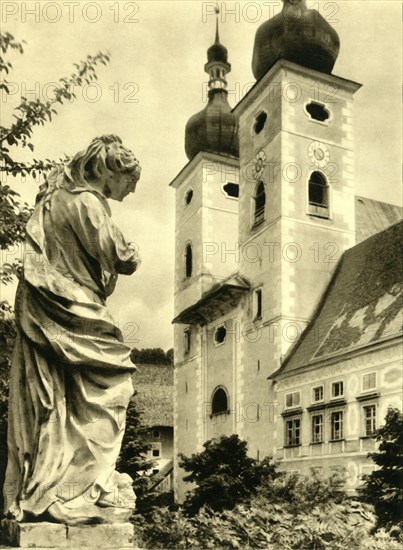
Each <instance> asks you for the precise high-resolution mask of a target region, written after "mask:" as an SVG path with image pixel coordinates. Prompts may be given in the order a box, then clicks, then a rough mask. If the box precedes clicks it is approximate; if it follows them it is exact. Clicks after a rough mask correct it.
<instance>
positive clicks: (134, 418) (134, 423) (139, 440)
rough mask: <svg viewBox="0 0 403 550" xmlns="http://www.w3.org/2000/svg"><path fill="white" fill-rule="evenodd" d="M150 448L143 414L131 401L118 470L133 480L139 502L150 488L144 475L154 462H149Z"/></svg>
mask: <svg viewBox="0 0 403 550" xmlns="http://www.w3.org/2000/svg"><path fill="white" fill-rule="evenodd" d="M150 448H151V445H150V444H149V443H147V440H146V438H145V429H144V427H143V426H142V423H141V412H139V411H138V410H137V409H136V407H135V405H134V403H133V401H131V402H130V403H129V407H128V409H127V415H126V427H125V433H124V436H123V441H122V448H121V450H120V455H119V458H118V461H117V468H118V470H119V471H121V472H125V473H127V474H129V476H130V477H131V478H132V479H133V482H134V483H133V487H134V490H135V493H136V496H137V498H138V499H139V500H141V498H142V496H143V495H144V494H145V493H146V492H147V490H148V488H149V478H148V477H147V476H145V475H144V472H145V471H147V470H148V469H150V468H152V465H153V463H152V461H149V460H147V452H148V451H149V450H150ZM138 504H139V503H137V505H138Z"/></svg>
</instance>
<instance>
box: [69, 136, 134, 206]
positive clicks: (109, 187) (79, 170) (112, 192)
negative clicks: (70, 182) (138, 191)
mask: <svg viewBox="0 0 403 550" xmlns="http://www.w3.org/2000/svg"><path fill="white" fill-rule="evenodd" d="M140 173H141V167H140V165H139V162H138V160H137V159H136V157H135V156H134V154H133V153H132V151H130V149H127V148H126V147H124V145H123V144H122V140H121V139H120V138H119V137H118V136H115V135H113V134H112V135H105V136H101V137H97V138H95V139H93V140H92V142H91V144H90V145H89V147H88V148H87V149H86V150H85V151H81V152H80V153H78V154H77V155H76V156H75V157H74V158H73V160H72V162H71V174H72V176H73V177H74V178H77V177H79V178H80V179H81V178H83V179H84V180H85V181H86V182H87V183H88V184H89V185H91V187H94V188H95V189H97V190H98V191H101V192H102V193H103V194H104V195H105V196H106V197H108V198H111V199H114V200H117V201H122V200H123V199H124V198H125V197H126V196H127V195H128V194H129V193H133V192H134V190H135V188H136V184H137V181H138V179H139V178H140Z"/></svg>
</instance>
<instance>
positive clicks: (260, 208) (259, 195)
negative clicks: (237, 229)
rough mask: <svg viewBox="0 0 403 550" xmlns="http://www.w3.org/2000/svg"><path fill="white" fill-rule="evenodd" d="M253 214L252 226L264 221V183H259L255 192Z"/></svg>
mask: <svg viewBox="0 0 403 550" xmlns="http://www.w3.org/2000/svg"><path fill="white" fill-rule="evenodd" d="M254 200H255V213H254V219H253V221H254V225H257V224H259V223H261V222H262V221H263V220H264V214H265V206H266V189H265V187H264V183H263V182H262V181H259V183H258V184H257V186H256V190H255V196H254Z"/></svg>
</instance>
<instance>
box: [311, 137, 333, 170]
mask: <svg viewBox="0 0 403 550" xmlns="http://www.w3.org/2000/svg"><path fill="white" fill-rule="evenodd" d="M308 156H309V158H310V160H311V162H312V164H313V165H314V166H316V167H317V168H323V167H324V166H326V164H327V163H328V162H329V158H330V154H329V150H328V148H327V147H326V145H325V144H324V143H320V141H313V142H312V143H311V144H310V146H309V147H308Z"/></svg>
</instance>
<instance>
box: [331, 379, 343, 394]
mask: <svg viewBox="0 0 403 550" xmlns="http://www.w3.org/2000/svg"><path fill="white" fill-rule="evenodd" d="M343 395H344V384H343V382H333V384H332V397H342V396H343Z"/></svg>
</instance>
